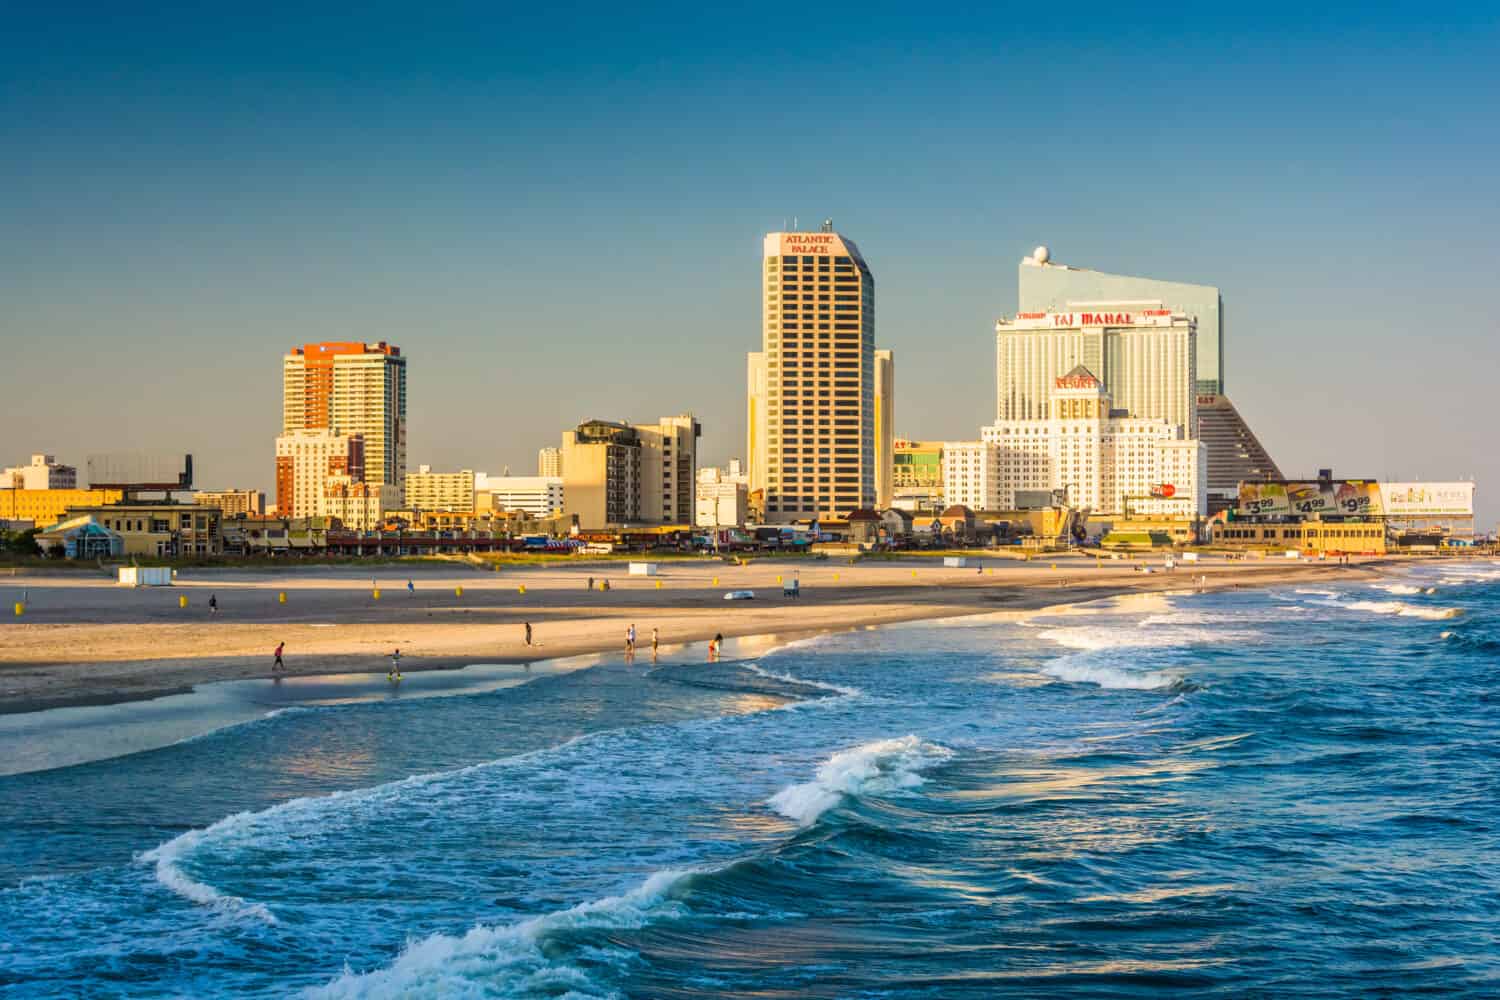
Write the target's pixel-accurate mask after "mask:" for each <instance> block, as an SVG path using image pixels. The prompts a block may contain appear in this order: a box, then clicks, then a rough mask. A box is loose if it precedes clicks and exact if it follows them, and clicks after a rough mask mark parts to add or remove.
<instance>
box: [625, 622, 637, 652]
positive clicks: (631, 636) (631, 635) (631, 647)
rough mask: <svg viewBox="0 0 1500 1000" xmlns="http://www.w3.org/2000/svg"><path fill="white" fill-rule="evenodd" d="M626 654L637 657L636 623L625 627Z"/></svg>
mask: <svg viewBox="0 0 1500 1000" xmlns="http://www.w3.org/2000/svg"><path fill="white" fill-rule="evenodd" d="M625 655H626V656H627V657H629V658H630V659H635V625H634V624H631V625H630V626H629V627H628V628H626V629H625Z"/></svg>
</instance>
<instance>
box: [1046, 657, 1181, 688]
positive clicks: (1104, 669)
mask: <svg viewBox="0 0 1500 1000" xmlns="http://www.w3.org/2000/svg"><path fill="white" fill-rule="evenodd" d="M1042 673H1044V674H1047V675H1048V676H1049V677H1056V678H1057V679H1058V680H1060V681H1067V682H1068V683H1070V684H1097V685H1098V686H1099V687H1102V688H1111V689H1116V690H1123V691H1155V690H1157V689H1159V688H1170V687H1174V686H1176V685H1179V684H1181V683H1182V678H1181V677H1180V676H1178V675H1177V674H1173V673H1169V672H1167V671H1165V670H1147V671H1133V670H1121V669H1120V668H1118V667H1112V666H1109V665H1108V664H1104V663H1087V662H1084V661H1082V660H1078V659H1075V658H1073V657H1063V658H1062V659H1060V660H1054V661H1053V662H1051V663H1049V664H1047V665H1046V666H1045V667H1043V668H1042Z"/></svg>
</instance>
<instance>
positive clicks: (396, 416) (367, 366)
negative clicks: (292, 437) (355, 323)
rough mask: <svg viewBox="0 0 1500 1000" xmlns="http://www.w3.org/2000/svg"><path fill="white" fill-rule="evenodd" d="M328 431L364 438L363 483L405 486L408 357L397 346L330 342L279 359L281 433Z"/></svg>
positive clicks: (399, 488)
mask: <svg viewBox="0 0 1500 1000" xmlns="http://www.w3.org/2000/svg"><path fill="white" fill-rule="evenodd" d="M298 430H328V431H332V432H334V433H336V434H359V435H361V436H362V437H363V439H364V466H365V482H367V483H369V484H370V485H371V486H376V487H386V488H388V490H392V489H393V490H394V491H396V495H397V496H398V497H399V491H400V490H401V489H403V488H404V487H405V484H406V359H405V358H403V357H402V356H401V349H400V348H399V347H395V346H392V345H390V344H387V343H385V342H384V341H382V342H380V343H378V344H363V343H349V342H328V343H318V344H304V345H302V346H301V347H294V348H292V350H291V352H290V353H289V354H287V355H286V356H285V357H284V358H283V359H282V431H283V433H291V432H293V431H298Z"/></svg>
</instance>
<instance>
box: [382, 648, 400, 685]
mask: <svg viewBox="0 0 1500 1000" xmlns="http://www.w3.org/2000/svg"><path fill="white" fill-rule="evenodd" d="M386 677H387V678H389V679H390V680H393V681H399V680H400V679H401V647H399V646H397V647H396V651H395V652H394V653H392V654H391V671H390V673H388V674H386Z"/></svg>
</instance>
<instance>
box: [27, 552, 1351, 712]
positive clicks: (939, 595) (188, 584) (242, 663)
mask: <svg viewBox="0 0 1500 1000" xmlns="http://www.w3.org/2000/svg"><path fill="white" fill-rule="evenodd" d="M983 566H984V571H983V572H982V573H981V572H978V571H977V570H976V569H975V568H972V567H971V568H968V569H947V568H944V567H943V566H942V565H941V562H940V561H938V560H917V559H910V560H897V561H869V562H861V563H857V564H855V565H848V564H847V563H844V562H836V561H832V560H830V561H808V560H795V561H791V560H788V561H773V560H758V561H755V562H752V563H750V564H749V565H747V566H733V565H728V564H725V563H722V562H719V561H716V560H704V561H702V562H664V563H661V564H660V575H659V576H657V577H654V578H649V577H631V576H628V575H627V567H626V566H625V565H624V564H623V563H618V562H609V563H594V564H585V565H563V566H539V567H520V568H506V569H504V570H503V571H501V572H498V573H497V572H489V571H483V570H478V569H471V568H468V567H464V566H460V565H455V566H453V567H452V568H449V567H443V566H433V565H431V564H414V565H412V566H411V567H410V568H409V569H408V568H407V567H400V566H394V567H393V566H388V565H387V566H381V567H378V568H377V569H375V571H374V572H375V575H374V577H373V579H372V575H371V570H369V569H364V568H361V567H327V568H317V567H291V568H288V569H287V570H285V571H280V572H275V573H271V572H258V571H245V570H184V571H182V572H181V573H180V575H179V577H178V580H177V584H176V586H173V587H161V588H128V587H121V586H118V585H116V584H115V583H114V582H113V581H112V580H110V579H107V578H105V577H104V576H102V575H100V576H79V575H77V574H55V575H42V574H34V575H30V576H28V575H16V576H7V577H0V597H3V598H4V602H5V607H6V608H7V609H8V610H9V609H10V606H11V605H12V604H13V603H14V602H15V601H18V600H21V599H22V598H23V596H24V598H25V600H26V611H25V614H24V616H22V617H20V618H16V617H12V616H7V618H6V619H4V625H3V626H0V628H3V632H0V635H3V637H4V638H3V642H0V712H26V711H36V710H40V709H45V708H52V707H59V706H64V705H80V704H106V703H109V702H117V701H126V700H134V699H139V698H150V697H156V696H160V695H163V694H169V693H175V692H181V691H184V690H188V689H190V688H191V687H192V685H194V684H199V683H205V682H210V681H222V680H237V679H245V678H253V677H268V676H270V675H271V665H272V650H273V649H274V647H275V646H276V644H277V643H280V642H285V643H286V652H285V658H286V666H287V668H288V671H289V672H290V673H292V674H298V675H307V674H332V673H348V672H357V671H384V670H385V669H386V667H387V665H388V663H389V657H390V654H391V652H392V650H394V649H396V648H398V647H399V648H400V650H401V656H402V660H401V663H402V669H403V670H404V671H417V670H434V669H451V668H457V667H463V666H467V665H470V664H476V663H520V662H527V661H535V660H540V659H546V658H555V657H560V656H571V655H576V654H581V653H591V652H608V651H612V650H619V651H622V652H623V648H624V638H625V630H626V628H627V627H628V626H630V625H632V624H634V625H635V627H636V631H637V634H638V645H639V647H640V649H641V651H642V652H641V655H646V656H649V646H650V640H651V630H652V629H653V628H654V629H657V630H659V634H660V637H661V642H662V645H663V647H664V648H666V647H670V646H677V645H681V644H684V643H692V642H703V641H705V640H707V639H709V638H711V637H712V636H713V635H714V634H715V633H722V634H723V635H725V636H726V637H736V636H746V635H777V636H784V637H796V636H801V635H809V634H813V633H817V632H824V631H829V630H834V629H840V628H852V627H860V626H868V625H879V624H884V623H890V622H900V621H910V620H914V619H921V618H941V617H950V616H956V615H965V614H982V613H986V612H995V611H1006V610H1011V611H1030V610H1037V609H1041V608H1045V607H1051V606H1055V605H1061V604H1071V603H1077V602H1080V601H1089V600H1097V599H1100V598H1104V597H1109V596H1112V595H1117V594H1123V593H1129V592H1150V591H1162V590H1182V589H1190V588H1196V587H1199V586H1203V587H1205V588H1208V589H1216V588H1223V587H1244V586H1266V585H1271V584H1276V583H1283V582H1291V581H1306V580H1312V579H1317V578H1330V579H1332V578H1349V577H1350V576H1353V575H1361V576H1364V575H1373V574H1375V573H1377V572H1378V569H1376V567H1375V566H1373V565H1369V564H1365V565H1361V564H1358V563H1356V564H1355V565H1353V566H1338V565H1336V564H1333V563H1318V562H1306V563H1298V562H1283V561H1280V560H1277V561H1270V560H1267V561H1251V562H1239V561H1235V562H1228V561H1225V560H1223V559H1206V560H1205V561H1204V562H1203V563H1201V564H1199V565H1197V566H1180V567H1179V568H1178V569H1177V570H1176V571H1174V572H1172V573H1165V572H1162V571H1161V566H1160V563H1159V562H1154V568H1155V570H1156V571H1155V572H1153V573H1151V574H1146V573H1142V572H1138V571H1137V570H1136V569H1135V567H1134V566H1133V565H1131V564H1130V563H1125V562H1118V563H1111V562H1108V561H1106V562H1104V563H1103V564H1102V565H1100V566H1097V567H1096V565H1095V563H1094V561H1093V560H1092V559H1087V560H1085V559H1082V558H1078V557H1072V558H1068V557H1060V558H1056V559H1039V560H1035V561H1032V562H1019V561H1013V560H1008V559H993V558H992V559H987V560H983ZM590 577H593V578H594V580H595V581H596V586H595V589H593V590H590V589H588V580H589V578H590ZM606 577H607V578H608V579H609V582H610V590H608V591H602V590H600V589H598V586H597V584H598V581H602V580H603V579H605V578H606ZM794 577H796V578H798V579H800V582H801V597H799V598H796V599H791V598H786V597H783V595H782V584H781V582H779V581H790V580H791V579H793V578H794ZM408 580H410V581H411V583H412V585H413V589H411V590H408V588H407V581H408ZM372 583H373V584H374V585H375V586H372ZM377 587H378V589H379V590H380V597H379V599H376V597H375V596H374V591H375V589H377ZM522 588H524V593H523V592H522ZM732 589H748V590H753V591H754V592H755V599H754V600H749V601H726V600H724V599H723V596H724V593H725V592H727V591H729V590H732ZM283 593H284V594H285V595H286V601H285V603H282V602H281V601H280V599H279V597H280V595H281V594H283ZM211 596H213V597H216V598H217V602H218V612H217V613H212V612H211V611H210V609H209V604H208V602H209V598H210V597H211ZM183 597H186V599H187V606H186V607H180V606H179V599H180V598H183ZM526 622H530V623H531V626H532V635H533V645H531V646H527V645H526V643H525V635H524V623H526Z"/></svg>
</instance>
